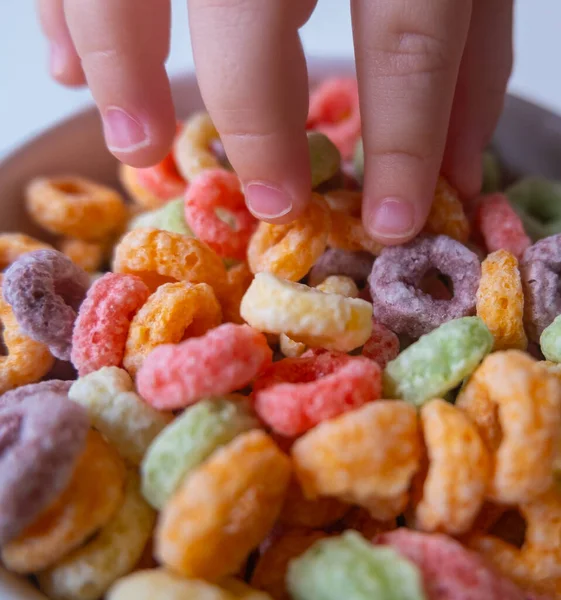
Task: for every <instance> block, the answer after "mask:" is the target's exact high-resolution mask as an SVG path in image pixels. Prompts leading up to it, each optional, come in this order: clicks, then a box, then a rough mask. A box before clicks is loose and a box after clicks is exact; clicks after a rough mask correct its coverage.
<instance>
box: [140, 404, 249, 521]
mask: <svg viewBox="0 0 561 600" xmlns="http://www.w3.org/2000/svg"><path fill="white" fill-rule="evenodd" d="M257 427H259V422H258V420H257V419H256V418H255V417H254V416H253V414H252V411H251V409H250V407H249V404H248V403H247V400H246V398H244V397H243V396H240V395H235V394H232V395H231V396H225V397H224V398H209V399H207V400H201V401H200V402H198V403H197V404H195V405H194V406H190V407H189V408H187V409H186V410H185V411H184V412H183V413H182V415H181V416H179V417H178V418H177V419H176V420H175V421H174V422H173V423H171V424H170V425H168V426H167V427H166V428H165V429H164V430H163V431H162V432H161V433H160V434H159V435H158V437H156V439H155V440H154V441H153V442H152V444H151V445H150V447H149V448H148V451H147V453H146V455H145V456H144V460H143V461H142V493H143V495H144V497H145V498H146V499H147V500H148V502H149V503H150V504H151V505H152V506H153V507H154V508H157V509H160V510H161V509H162V508H164V506H165V504H166V502H167V500H168V499H169V498H170V497H171V496H172V494H173V493H174V492H175V490H176V489H177V488H178V486H179V485H180V484H181V481H182V480H183V479H184V478H185V476H186V475H187V474H188V473H190V472H191V471H193V470H194V469H196V468H197V467H198V466H199V465H200V464H201V463H202V462H203V461H204V460H205V459H207V458H208V457H209V456H210V455H211V454H212V453H213V452H214V451H215V450H216V449H217V448H219V447H220V446H224V445H225V444H228V443H229V442H231V441H232V440H233V439H234V438H235V437H236V436H238V435H239V434H240V433H243V432H244V431H248V430H250V429H253V428H257Z"/></svg>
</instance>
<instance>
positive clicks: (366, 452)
mask: <svg viewBox="0 0 561 600" xmlns="http://www.w3.org/2000/svg"><path fill="white" fill-rule="evenodd" d="M291 454H292V459H293V465H294V471H295V473H296V477H297V478H298V480H299V481H300V484H301V486H302V489H303V490H304V494H305V495H306V496H307V497H309V498H315V497H317V496H331V497H335V498H338V499H340V500H342V501H344V502H349V503H353V504H358V505H359V506H363V507H365V508H367V509H368V511H369V512H370V514H371V515H372V516H373V517H374V518H375V519H379V520H382V521H385V520H388V519H391V518H393V517H396V516H397V515H399V514H401V512H402V511H403V509H404V508H405V506H406V505H407V501H408V489H409V485H410V482H411V478H412V477H413V475H414V474H415V473H416V471H417V469H418V468H419V464H420V460H421V439H420V434H419V427H418V423H417V414H416V411H415V409H414V407H412V406H411V405H409V404H407V403H405V402H399V401H386V400H378V401H376V402H372V403H369V404H366V405H365V406H363V407H362V408H359V409H356V410H353V411H350V412H347V413H345V414H343V415H341V416H339V417H336V418H335V419H331V420H330V421H326V422H324V423H321V424H320V425H318V426H317V427H315V428H314V429H312V430H311V431H309V432H308V433H306V434H305V435H304V436H303V437H301V438H300V439H298V440H297V441H296V442H295V444H294V445H293V446H292V451H291Z"/></svg>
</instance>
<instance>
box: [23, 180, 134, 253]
mask: <svg viewBox="0 0 561 600" xmlns="http://www.w3.org/2000/svg"><path fill="white" fill-rule="evenodd" d="M25 196H26V207H27V210H28V212H29V214H30V215H31V217H32V219H33V220H34V221H35V222H37V223H38V224H39V225H41V227H44V228H45V229H46V230H47V231H49V232H51V233H54V234H56V235H66V236H70V237H74V238H77V239H80V240H86V241H96V240H103V239H105V238H107V237H109V236H111V235H113V234H115V233H118V232H119V231H120V230H121V229H122V228H123V227H124V225H125V221H126V218H127V210H126V207H125V204H124V202H123V198H122V197H121V196H120V194H118V193H117V192H116V191H115V190H112V189H111V188H109V187H106V186H104V185H101V184H99V183H95V182H93V181H90V180H88V179H84V178H83V177H58V178H56V177H39V178H37V179H34V180H33V181H31V182H30V183H29V184H28V186H27V188H26V190H25Z"/></svg>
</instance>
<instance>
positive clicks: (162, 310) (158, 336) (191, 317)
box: [123, 281, 222, 377]
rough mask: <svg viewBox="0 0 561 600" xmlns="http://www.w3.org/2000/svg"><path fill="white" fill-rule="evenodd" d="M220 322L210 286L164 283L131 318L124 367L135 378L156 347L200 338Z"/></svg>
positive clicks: (218, 309) (216, 304)
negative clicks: (191, 338)
mask: <svg viewBox="0 0 561 600" xmlns="http://www.w3.org/2000/svg"><path fill="white" fill-rule="evenodd" d="M221 322H222V309H221V308H220V304H218V300H217V299H216V296H215V295H214V292H213V291H212V288H211V287H210V285H207V284H206V283H198V284H192V283H187V282H186V281H178V282H177V283H165V284H163V285H161V286H160V287H159V288H158V289H157V290H156V291H155V292H154V293H153V294H152V295H151V296H150V297H149V298H148V300H147V301H146V303H145V304H144V305H143V306H142V307H141V308H140V310H139V311H138V312H137V313H136V314H135V315H134V317H133V318H132V320H131V322H130V328H129V330H128V336H127V341H126V346H125V354H124V357H123V366H124V367H125V369H126V370H127V371H128V372H129V373H130V374H131V375H132V376H133V377H134V376H135V375H136V373H137V372H138V370H139V369H140V367H141V366H142V363H143V362H144V360H145V358H146V357H147V356H148V354H150V352H151V351H152V350H154V348H157V347H158V346H161V345H162V344H177V343H178V342H180V341H181V340H184V339H186V338H189V337H198V336H200V335H203V334H204V333H206V332H207V331H209V330H210V329H213V328H215V327H218V325H220V323H221Z"/></svg>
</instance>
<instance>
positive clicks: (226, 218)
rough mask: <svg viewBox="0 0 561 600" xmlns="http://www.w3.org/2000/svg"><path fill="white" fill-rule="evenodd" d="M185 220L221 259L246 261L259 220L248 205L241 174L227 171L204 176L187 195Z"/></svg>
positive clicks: (207, 172) (211, 170) (215, 171)
mask: <svg viewBox="0 0 561 600" xmlns="http://www.w3.org/2000/svg"><path fill="white" fill-rule="evenodd" d="M185 220H186V221H187V223H188V225H189V226H190V227H191V229H192V230H193V232H194V233H195V234H196V236H197V237H198V238H199V239H200V240H202V241H203V242H206V243H207V244H208V245H209V246H210V247H211V248H212V249H213V250H214V251H215V252H216V253H217V254H218V255H219V256H222V257H223V258H235V259H238V260H244V259H245V257H246V250H247V244H248V242H249V238H250V237H251V234H252V233H253V232H254V230H255V228H256V227H257V219H256V218H255V217H254V216H253V215H252V214H251V213H250V212H249V210H248V209H247V207H246V205H245V197H244V195H243V192H242V190H241V186H240V180H239V179H238V177H237V175H235V174H234V173H231V172H230V171H226V170H224V169H210V170H208V171H204V172H203V173H201V174H200V175H199V176H198V177H197V178H196V179H195V180H194V181H193V183H192V184H191V185H190V187H189V189H188V190H187V193H186V194H185Z"/></svg>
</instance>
